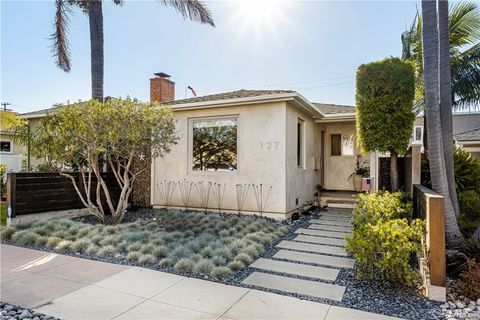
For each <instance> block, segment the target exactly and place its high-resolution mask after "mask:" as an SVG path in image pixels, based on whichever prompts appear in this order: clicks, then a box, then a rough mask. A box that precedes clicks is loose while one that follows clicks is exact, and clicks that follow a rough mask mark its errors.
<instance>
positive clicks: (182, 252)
mask: <svg viewBox="0 0 480 320" xmlns="http://www.w3.org/2000/svg"><path fill="white" fill-rule="evenodd" d="M190 254H191V252H190V250H188V249H187V248H185V247H184V246H179V247H176V248H175V249H173V251H172V252H171V253H170V255H169V258H170V259H172V260H173V261H174V262H177V261H179V260H180V259H182V258H186V257H188V256H189V255H190Z"/></svg>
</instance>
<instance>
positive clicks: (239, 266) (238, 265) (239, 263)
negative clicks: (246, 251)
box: [227, 260, 245, 271]
mask: <svg viewBox="0 0 480 320" xmlns="http://www.w3.org/2000/svg"><path fill="white" fill-rule="evenodd" d="M244 266H245V264H244V263H243V262H242V261H239V260H233V261H231V262H230V263H229V264H228V265H227V267H228V268H230V269H231V270H234V271H236V270H240V269H242V268H243V267H244Z"/></svg>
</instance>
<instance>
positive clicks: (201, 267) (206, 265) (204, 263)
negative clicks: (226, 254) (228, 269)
mask: <svg viewBox="0 0 480 320" xmlns="http://www.w3.org/2000/svg"><path fill="white" fill-rule="evenodd" d="M212 268H213V264H212V263H211V262H210V260H209V259H200V260H198V261H197V262H196V263H195V266H194V269H193V270H194V271H195V272H196V273H204V274H209V273H210V271H211V270H212Z"/></svg>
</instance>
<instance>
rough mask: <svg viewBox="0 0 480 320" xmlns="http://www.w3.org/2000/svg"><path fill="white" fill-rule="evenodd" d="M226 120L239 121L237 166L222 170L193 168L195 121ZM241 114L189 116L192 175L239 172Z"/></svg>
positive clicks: (188, 155)
mask: <svg viewBox="0 0 480 320" xmlns="http://www.w3.org/2000/svg"><path fill="white" fill-rule="evenodd" d="M215 119H217V120H225V119H233V120H235V121H236V123H237V168H236V169H235V170H232V171H227V170H222V171H203V170H193V123H194V122H195V121H209V120H215ZM239 119H240V115H239V114H229V115H215V116H206V117H189V118H187V125H188V127H187V134H188V141H187V172H188V174H191V175H203V174H208V175H211V174H215V175H218V174H237V173H238V171H239V158H240V157H239V147H238V143H239V132H240V131H239V127H240V126H239Z"/></svg>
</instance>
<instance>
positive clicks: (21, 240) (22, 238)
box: [12, 230, 38, 245]
mask: <svg viewBox="0 0 480 320" xmlns="http://www.w3.org/2000/svg"><path fill="white" fill-rule="evenodd" d="M37 238H38V235H37V234H36V233H35V232H32V231H30V230H22V231H19V232H17V233H15V234H14V235H13V236H12V240H13V241H15V243H17V244H20V245H28V244H34V243H35V241H36V240H37Z"/></svg>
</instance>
